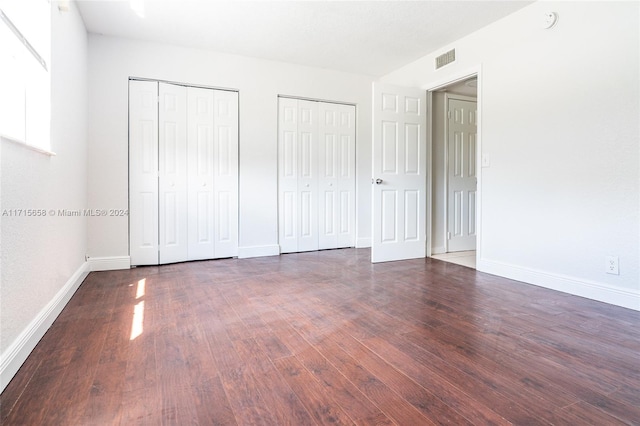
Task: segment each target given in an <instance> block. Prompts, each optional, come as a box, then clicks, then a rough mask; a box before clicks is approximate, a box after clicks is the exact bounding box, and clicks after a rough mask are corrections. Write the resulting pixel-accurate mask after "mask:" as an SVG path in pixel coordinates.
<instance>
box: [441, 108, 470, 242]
mask: <svg viewBox="0 0 640 426" xmlns="http://www.w3.org/2000/svg"><path fill="white" fill-rule="evenodd" d="M447 114H448V118H447V122H448V131H447V169H448V170H447V237H448V241H447V251H448V252H454V251H464V250H475V249H476V194H477V191H476V187H477V174H476V146H477V145H476V136H477V103H476V102H473V101H467V100H461V99H449V100H448V110H447Z"/></svg>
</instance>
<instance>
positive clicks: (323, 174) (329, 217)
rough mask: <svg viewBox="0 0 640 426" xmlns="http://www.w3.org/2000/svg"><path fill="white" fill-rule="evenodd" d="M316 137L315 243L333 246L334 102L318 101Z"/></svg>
mask: <svg viewBox="0 0 640 426" xmlns="http://www.w3.org/2000/svg"><path fill="white" fill-rule="evenodd" d="M318 107H319V117H320V118H319V120H320V123H319V128H318V133H319V135H318V139H319V144H320V148H319V150H318V160H319V161H318V164H319V171H318V188H319V189H318V190H319V192H320V197H319V200H318V202H319V217H318V226H319V228H318V237H319V240H318V246H319V248H320V249H330V248H336V247H337V246H338V226H339V224H340V222H339V217H337V216H336V208H338V207H339V205H340V200H339V194H340V191H339V187H338V171H339V170H338V168H337V167H336V166H337V164H336V162H337V160H338V159H339V157H338V155H339V154H340V152H339V151H338V137H339V133H338V113H337V111H336V107H337V105H335V104H330V103H324V102H321V103H320V104H319V106H318Z"/></svg>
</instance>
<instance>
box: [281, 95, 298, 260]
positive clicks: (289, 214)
mask: <svg viewBox="0 0 640 426" xmlns="http://www.w3.org/2000/svg"><path fill="white" fill-rule="evenodd" d="M297 205H298V101H297V100H296V99H288V98H280V99H279V101H278V234H279V243H280V252H281V253H293V252H296V251H298V219H297V212H298V209H297Z"/></svg>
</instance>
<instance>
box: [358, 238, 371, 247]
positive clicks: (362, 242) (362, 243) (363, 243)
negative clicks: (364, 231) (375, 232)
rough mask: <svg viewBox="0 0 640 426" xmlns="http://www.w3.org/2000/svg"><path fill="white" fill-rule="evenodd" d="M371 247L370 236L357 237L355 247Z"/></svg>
mask: <svg viewBox="0 0 640 426" xmlns="http://www.w3.org/2000/svg"><path fill="white" fill-rule="evenodd" d="M368 247H371V238H357V239H356V248H368Z"/></svg>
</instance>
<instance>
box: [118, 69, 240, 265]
mask: <svg viewBox="0 0 640 426" xmlns="http://www.w3.org/2000/svg"><path fill="white" fill-rule="evenodd" d="M129 84H130V107H129V114H130V141H129V144H130V245H131V250H130V252H131V264H132V265H148V264H158V263H171V262H180V261H185V260H199V259H213V258H220V257H231V256H237V247H238V94H237V93H236V92H226V91H220V90H213V89H203V88H193V87H186V86H182V85H176V84H169V83H158V82H148V81H135V80H132V81H130V82H129Z"/></svg>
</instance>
